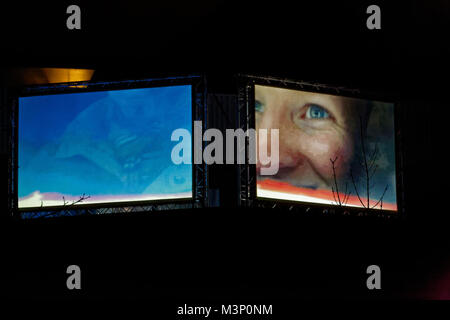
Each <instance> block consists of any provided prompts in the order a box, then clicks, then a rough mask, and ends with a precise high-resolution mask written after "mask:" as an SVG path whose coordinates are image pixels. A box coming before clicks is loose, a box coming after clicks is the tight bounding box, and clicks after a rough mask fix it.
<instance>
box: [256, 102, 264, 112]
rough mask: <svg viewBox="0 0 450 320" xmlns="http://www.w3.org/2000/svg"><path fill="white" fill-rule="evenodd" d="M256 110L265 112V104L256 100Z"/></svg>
mask: <svg viewBox="0 0 450 320" xmlns="http://www.w3.org/2000/svg"><path fill="white" fill-rule="evenodd" d="M255 111H256V112H264V105H263V104H262V102H261V101H259V100H255Z"/></svg>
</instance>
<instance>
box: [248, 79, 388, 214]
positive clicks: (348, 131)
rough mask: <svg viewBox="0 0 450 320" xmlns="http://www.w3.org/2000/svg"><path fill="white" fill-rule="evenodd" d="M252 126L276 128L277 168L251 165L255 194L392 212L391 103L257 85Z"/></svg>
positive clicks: (258, 143)
mask: <svg viewBox="0 0 450 320" xmlns="http://www.w3.org/2000/svg"><path fill="white" fill-rule="evenodd" d="M255 123H256V130H257V131H258V129H279V170H278V172H277V173H276V174H275V175H272V176H266V175H261V174H260V172H261V167H264V166H263V165H262V164H261V163H259V162H258V163H257V172H258V176H257V196H258V197H261V198H272V199H284V200H293V201H302V202H310V203H323V204H334V205H341V206H354V207H361V208H363V207H364V208H374V209H383V210H394V211H395V210H397V199H396V181H395V180H396V179H395V139H394V138H395V136H394V134H395V131H394V105H393V104H392V103H385V102H377V101H367V100H361V99H355V98H348V97H340V96H335V95H328V94H319V93H313V92H305V91H298V90H290V89H284V88H275V87H269V86H259V85H256V86H255ZM266 140H267V141H270V139H266ZM267 143H268V142H266V141H263V140H261V139H259V138H258V142H257V147H258V148H264V149H265V150H266V148H267V150H269V152H270V146H268V145H266V144H267ZM263 144H265V145H263Z"/></svg>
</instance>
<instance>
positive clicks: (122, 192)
mask: <svg viewBox="0 0 450 320" xmlns="http://www.w3.org/2000/svg"><path fill="white" fill-rule="evenodd" d="M178 128H184V129H187V130H189V132H191V130H192V99H191V86H190V85H184V86H170V87H155V88H144V89H127V90H114V91H97V92H83V93H70V94H54V95H43V96H32V97H21V98H19V157H18V158H19V160H18V161H19V170H18V196H19V208H26V207H41V206H42V207H47V206H55V205H62V204H64V201H65V202H66V203H73V202H74V201H77V200H78V199H80V197H81V196H82V195H83V194H84V195H85V196H84V198H85V199H84V200H83V201H82V202H80V203H83V204H86V203H109V202H124V201H126V202H128V201H143V200H156V199H173V198H188V197H192V165H190V164H180V165H175V164H174V163H173V162H172V160H171V149H172V147H173V146H174V145H175V144H176V142H172V141H171V134H172V132H173V131H174V130H176V129H178ZM63 199H64V200H63Z"/></svg>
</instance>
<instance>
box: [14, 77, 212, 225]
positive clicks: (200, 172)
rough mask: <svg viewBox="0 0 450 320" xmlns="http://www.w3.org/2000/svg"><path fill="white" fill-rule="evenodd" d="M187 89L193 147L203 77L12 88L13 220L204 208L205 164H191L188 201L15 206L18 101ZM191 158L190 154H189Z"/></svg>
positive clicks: (202, 111) (202, 104)
mask: <svg viewBox="0 0 450 320" xmlns="http://www.w3.org/2000/svg"><path fill="white" fill-rule="evenodd" d="M183 85H189V86H191V147H192V148H193V147H194V134H193V129H194V121H202V126H203V128H205V127H206V125H207V123H206V120H207V117H206V96H207V92H206V81H205V77H204V76H203V75H189V76H176V77H165V78H152V79H139V80H120V81H101V82H100V81H98V82H90V81H86V82H70V83H58V84H48V85H37V86H24V87H20V88H15V89H14V92H13V93H12V94H11V95H10V99H9V101H8V104H9V105H10V110H11V114H10V121H11V128H10V139H9V141H10V150H11V153H10V155H11V157H10V159H9V161H8V163H9V167H10V168H9V169H10V170H9V172H10V173H9V177H8V180H9V181H8V209H9V211H10V212H11V215H12V216H13V217H14V218H20V219H29V218H35V217H56V216H67V215H69V216H74V215H83V214H107V213H129V212H145V211H161V210H173V209H185V208H194V207H205V206H206V205H207V188H208V186H207V181H208V179H207V170H206V164H205V163H203V162H202V163H201V164H195V163H194V161H193V159H192V161H191V163H192V197H187V198H173V199H155V200H137V201H121V202H102V203H79V204H76V205H73V204H72V203H70V204H67V205H58V206H46V207H29V208H19V206H18V170H19V168H18V149H19V142H18V138H19V137H18V133H19V126H20V123H19V98H22V97H31V96H44V95H52V94H66V93H87V92H99V91H112V90H127V89H143V88H157V87H168V86H183ZM191 154H192V157H193V156H194V152H191Z"/></svg>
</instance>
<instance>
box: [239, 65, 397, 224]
mask: <svg viewBox="0 0 450 320" xmlns="http://www.w3.org/2000/svg"><path fill="white" fill-rule="evenodd" d="M255 85H260V86H269V87H275V88H281V89H291V90H298V91H306V92H312V93H319V94H330V95H337V96H342V97H349V98H358V99H364V100H373V101H380V102H388V103H392V104H393V105H394V131H395V132H394V144H395V170H396V173H395V176H396V186H395V188H396V190H395V191H396V198H397V211H393V210H386V209H365V208H362V207H352V206H346V205H343V206H339V205H338V204H320V203H311V202H306V201H293V200H285V199H273V198H264V197H258V196H257V186H256V183H257V181H256V180H257V179H256V165H255V164H249V163H248V161H247V162H246V163H245V164H242V165H239V168H238V179H239V184H240V192H239V193H240V194H239V205H240V206H242V207H250V208H255V207H256V208H285V209H287V210H289V211H294V212H299V213H307V214H310V213H311V212H319V213H323V214H343V215H359V216H364V215H371V216H381V217H396V218H400V217H405V210H404V208H405V201H404V193H403V190H404V188H403V180H404V178H403V155H402V151H401V150H402V139H403V135H402V125H401V114H402V106H401V103H399V102H398V99H397V98H396V97H395V96H392V95H386V94H382V93H380V92H374V91H368V90H361V89H352V88H347V87H344V86H331V85H326V84H323V83H312V82H306V81H300V80H293V79H282V78H278V77H273V76H265V75H253V74H239V75H238V114H239V128H241V129H242V130H244V131H247V130H248V129H255V98H254V97H255ZM248 143H249V140H248V139H247V140H246V146H245V152H246V159H249V145H248Z"/></svg>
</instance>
